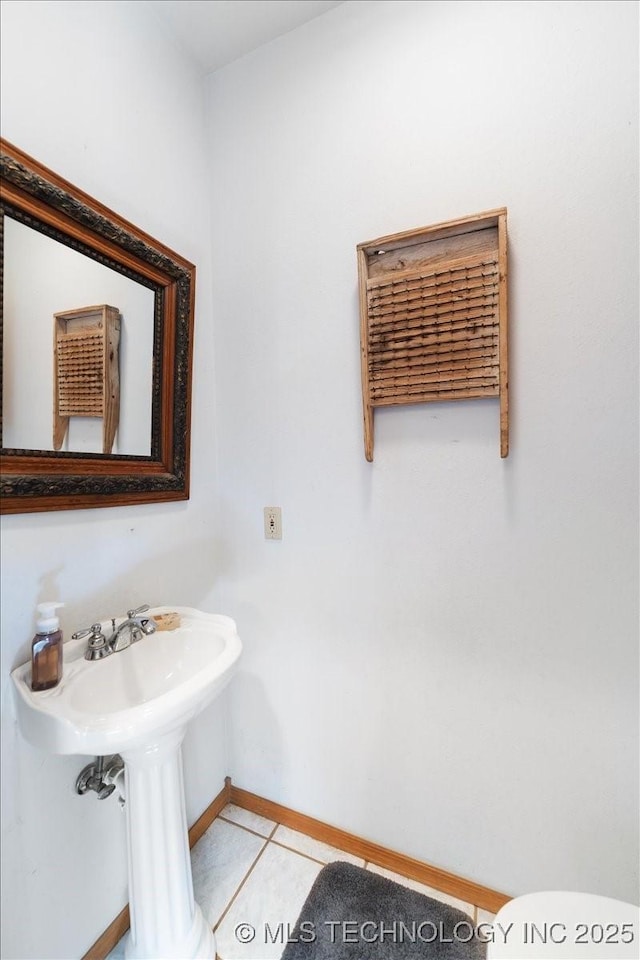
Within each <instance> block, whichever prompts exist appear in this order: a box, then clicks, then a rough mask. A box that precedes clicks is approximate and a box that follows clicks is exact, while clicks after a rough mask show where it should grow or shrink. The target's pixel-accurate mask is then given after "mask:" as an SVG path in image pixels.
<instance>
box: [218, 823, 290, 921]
mask: <svg viewBox="0 0 640 960" xmlns="http://www.w3.org/2000/svg"><path fill="white" fill-rule="evenodd" d="M235 826H239V824H235ZM277 827H278V824H277V823H276V824H275V826H274V828H273V830H272V831H271V833H270V835H269V837H260V839H261V840H264V843H263V844H262V846H261V848H260V851H259V853H258V856H257V857H256V858H255V860H254V861H253V863H252V864H251V866H250V867H249V869H248V870H247V872H246V873H245V875H244V877H243V878H242V880H241V881H240V885H239V886H238V889H237V890H236V892H235V893H234V895H233V896H232V897H231V899H230V900H229V903H228V904H227V905H226V907H225V908H224V910H223V911H222V913H221V914H220V917H219V919H218V921H217V922H216V925H215V926H214V927H213V932H214V933H215V932H216V930H217V929H218V927H219V926H220V924H221V923H222V921H223V920H224V918H225V917H226V915H227V914H228V913H229V910H230V909H231V907H232V905H233V903H234V902H235V901H236V899H237V897H238V894H239V893H240V891H241V890H242V888H243V887H244V885H245V883H246V882H247V880H248V879H249V877H250V876H251V874H252V873H253V869H254V867H255V865H256V864H257V862H258V860H259V859H260V857H261V856H262V854H263V853H264V852H265V850H266V849H267V847H268V846H269V839H270V838H271V837H272V836H273V834H274V833H275V831H276V829H277ZM248 832H249V833H253V830H249V831H248ZM255 836H260V834H255Z"/></svg>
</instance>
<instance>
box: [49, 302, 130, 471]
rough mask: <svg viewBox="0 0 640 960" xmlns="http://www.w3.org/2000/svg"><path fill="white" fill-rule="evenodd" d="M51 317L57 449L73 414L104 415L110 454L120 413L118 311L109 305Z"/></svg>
mask: <svg viewBox="0 0 640 960" xmlns="http://www.w3.org/2000/svg"><path fill="white" fill-rule="evenodd" d="M53 317H54V320H53V448H54V450H60V448H61V447H62V444H63V443H64V438H65V436H66V434H67V430H68V428H69V417H102V421H103V422H102V452H103V453H106V454H109V453H111V449H112V447H113V441H114V439H115V435H116V430H117V429H118V420H119V416H120V371H119V347H120V311H119V310H118V309H117V308H116V307H110V306H108V305H107V304H106V303H105V304H101V305H100V306H97V307H82V308H80V309H78V310H65V311H63V312H62V313H54V315H53Z"/></svg>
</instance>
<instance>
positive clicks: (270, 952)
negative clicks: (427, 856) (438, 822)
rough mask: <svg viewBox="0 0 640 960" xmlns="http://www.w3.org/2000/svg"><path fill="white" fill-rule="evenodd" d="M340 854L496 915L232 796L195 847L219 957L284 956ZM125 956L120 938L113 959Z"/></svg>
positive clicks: (477, 913) (196, 871)
mask: <svg viewBox="0 0 640 960" xmlns="http://www.w3.org/2000/svg"><path fill="white" fill-rule="evenodd" d="M333 860H348V861H349V862H350V863H355V864H357V865H358V866H361V867H366V869H368V870H374V871H375V872H376V873H380V874H382V875H383V876H385V877H389V878H390V879H391V880H395V881H396V882H397V883H401V884H404V885H405V886H407V887H411V889H413V890H418V891H419V892H420V893H424V894H426V896H428V897H433V898H435V899H437V900H442V901H443V902H444V903H448V904H451V905H452V906H454V907H457V908H458V909H459V910H463V911H464V912H465V913H466V914H468V915H469V917H470V918H471V919H472V920H473V921H474V923H482V922H486V923H488V922H490V921H491V920H492V919H493V914H490V913H487V912H486V911H485V910H481V909H479V908H477V907H476V906H475V905H474V904H471V903H464V902H463V901H462V900H456V898H455V897H450V896H448V895H447V894H446V893H440V892H439V891H437V890H434V889H432V888H431V887H426V886H424V885H423V884H421V883H417V882H416V881H415V880H407V879H406V878H405V877H401V876H398V875H397V874H395V873H391V871H389V870H384V869H383V868H382V867H377V866H375V864H369V863H365V861H364V860H360V859H358V857H354V856H353V855H352V854H350V853H344V852H343V851H342V850H338V849H336V848H335V847H331V846H329V845H328V844H326V843H320V842H319V841H317V840H312V839H311V837H308V836H306V835H305V834H303V833H298V832H297V831H295V830H291V829H290V828H289V827H284V826H282V825H281V824H278V823H275V822H274V821H273V820H266V819H265V818H264V817H260V816H258V815H257V814H255V813H250V812H249V811H248V810H243V809H241V808H240V807H236V806H234V805H233V804H228V805H227V806H226V807H225V808H224V810H223V811H222V812H221V814H220V815H219V816H218V817H217V818H216V819H215V820H214V821H213V823H212V824H211V826H210V827H209V829H208V830H207V832H206V833H205V834H204V836H203V837H201V839H200V840H199V841H198V843H197V844H196V845H195V846H194V848H193V850H192V851H191V863H192V868H193V886H194V890H195V896H196V900H197V902H198V903H199V904H200V906H201V907H202V911H203V913H204V915H205V917H206V919H207V920H208V921H209V923H210V924H211V926H212V927H213V929H214V931H215V936H216V946H217V951H218V958H219V960H278V958H279V957H280V955H281V954H282V951H283V950H284V947H285V945H286V937H287V924H289V929H293V925H294V924H295V922H296V920H297V918H298V914H299V913H300V910H301V909H302V905H303V903H304V901H305V900H306V898H307V894H308V893H309V890H310V889H311V886H312V884H313V881H314V880H315V878H316V876H317V875H318V873H319V872H320V870H321V869H322V867H323V866H324V865H325V864H326V863H330V862H331V861H333ZM245 924H246V925H250V926H242V925H245ZM281 924H282V926H280V925H281ZM250 929H253V930H255V931H256V935H255V938H254V939H252V940H251V942H249V943H242V942H241V936H242V932H243V930H250ZM123 957H124V941H123V940H121V941H120V943H119V944H118V945H117V946H116V947H115V948H114V950H112V951H111V953H110V954H109V957H108V958H107V960H123Z"/></svg>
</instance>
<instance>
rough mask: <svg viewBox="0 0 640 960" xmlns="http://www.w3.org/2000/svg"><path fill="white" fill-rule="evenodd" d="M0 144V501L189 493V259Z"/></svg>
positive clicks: (28, 505)
mask: <svg viewBox="0 0 640 960" xmlns="http://www.w3.org/2000/svg"><path fill="white" fill-rule="evenodd" d="M0 154H1V155H0V200H1V211H0V212H1V224H2V232H1V235H0V239H1V241H2V276H3V293H2V423H1V425H2V450H1V454H0V496H1V499H0V505H1V508H2V512H3V513H30V512H34V511H43V510H70V509H78V508H83V507H106V506H119V505H126V504H139V503H152V502H160V501H168V500H186V499H188V496H189V442H190V414H191V365H192V348H193V313H194V296H195V267H194V265H193V264H191V263H189V262H188V261H187V260H185V259H184V258H183V257H181V256H179V255H178V254H176V253H175V252H174V251H172V250H170V249H169V248H168V247H166V246H164V244H162V243H160V242H159V241H157V240H154V239H153V238H152V237H150V236H149V235H148V234H146V233H144V232H143V231H142V230H139V229H138V228H137V227H135V226H133V224H131V223H129V222H128V221H126V220H124V219H123V218H122V217H120V216H118V215H117V214H115V213H114V212H113V211H112V210H109V209H108V208H107V207H105V206H103V205H102V204H101V203H99V202H98V201H97V200H94V199H93V198H92V197H90V196H88V195H87V194H86V193H84V192H83V191H81V190H79V189H78V188H76V187H74V186H73V185H72V184H70V183H68V182H67V181H66V180H64V179H62V177H60V176H58V175H57V174H55V173H53V172H52V171H51V170H49V169H47V168H46V167H44V166H42V165H41V164H40V163H38V162H37V161H36V160H33V159H32V158H31V157H29V156H28V155H27V154H25V153H23V152H22V151H21V150H19V149H18V148H16V147H14V146H13V145H11V144H10V143H7V141H5V140H0ZM87 316H90V317H92V318H93V320H92V322H93V323H94V328H92V329H88V327H87V321H83V320H82V318H84V317H87ZM106 316H113V317H115V316H118V317H119V320H118V337H117V340H114V339H113V338H111V339H110V338H109V336H107V337H106V339H105V335H104V331H103V330H102V327H101V321H100V317H106ZM60 317H64V318H65V324H64V327H63V328H62V327H61V321H60ZM96 317H97V318H98V319H97V320H96V319H95V318H96ZM69 318H70V319H69ZM78 318H81V319H80V320H79V319H78ZM74 323H75V324H79V326H74V325H73V324H74ZM83 323H84V326H82V324H83ZM61 330H62V333H61ZM99 335H102V336H103V341H104V343H106V347H104V349H103V346H100V348H99V349H98V348H97V347H96V346H95V342H94V341H95V338H96V337H97V336H99ZM56 338H57V339H56ZM63 339H65V340H66V341H68V342H65V343H64V344H63V343H62V340H63ZM115 343H117V355H116V353H115V352H114V349H115V348H114V344H115ZM63 348H64V350H63ZM64 351H66V353H65V352H64ZM74 351H75V353H74ZM63 354H64V357H66V358H67V359H66V360H64V361H63V359H62V357H63ZM69 356H71V357H72V363H73V368H72V370H71V372H69V368H66V372H65V369H63V366H62V364H63V363H64V362H66V363H69V362H70V361H69V360H68V357H69ZM56 365H57V366H56ZM65 377H67V380H68V382H69V383H71V392H72V393H73V396H74V405H73V406H67V407H66V408H65V407H64V403H65V402H68V398H67V399H65V397H64V396H63V394H62V387H61V386H60V382H62V381H63V380H64V379H65ZM58 390H60V391H61V392H60V396H58V393H57V391H58ZM116 390H117V395H116ZM96 396H98V397H100V398H106V399H102V400H100V399H98V400H96V399H95V397H96ZM92 397H93V399H92ZM78 398H80V400H78ZM80 401H81V402H80ZM61 404H63V406H61ZM114 410H115V414H114ZM65 411H66V412H68V413H70V414H71V416H68V417H66V420H65V422H64V423H62V424H61V422H60V414H61V412H62V413H65ZM114 416H115V417H116V420H115V424H114V422H113V417H114ZM107 417H108V418H110V423H109V436H110V442H109V443H108V444H107V445H104V443H103V432H104V431H103V427H104V422H103V421H104V419H105V418H107ZM112 434H113V435H114V437H115V440H114V439H113V438H112V436H111V435H112ZM105 451H108V452H105Z"/></svg>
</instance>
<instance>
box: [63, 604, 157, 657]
mask: <svg viewBox="0 0 640 960" xmlns="http://www.w3.org/2000/svg"><path fill="white" fill-rule="evenodd" d="M148 609H149V604H148V603H145V604H143V605H142V606H141V607H137V608H136V609H135V610H127V617H126V620H123V621H122V623H120V624H119V625H118V626H117V627H116V621H115V619H113V620H112V621H111V629H112V631H113V633H112V634H111V636H110V637H109V639H108V640H107V638H106V637H105V635H104V633H103V632H102V624H100V623H94V624H92V625H91V626H90V627H87V628H86V629H85V630H78V631H77V632H76V633H74V634H73V635H72V639H73V640H79V639H80V638H81V637H88V638H89V639H88V643H87V649H86V652H85V655H84V657H85V660H102V659H103V657H108V656H109V655H110V654H112V653H118V652H119V651H120V650H126V648H127V647H130V646H131V644H132V643H136V642H137V641H138V640H140V639H141V638H142V637H144V636H145V635H148V634H150V633H155V632H156V630H157V625H156V622H155V620H152V618H151V617H144V616H142V614H144V613H146V612H147V610H148Z"/></svg>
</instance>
